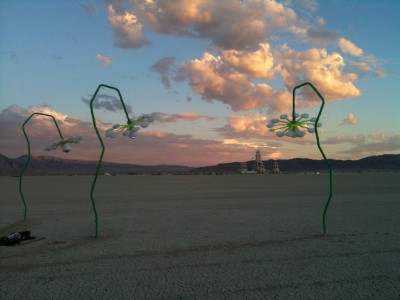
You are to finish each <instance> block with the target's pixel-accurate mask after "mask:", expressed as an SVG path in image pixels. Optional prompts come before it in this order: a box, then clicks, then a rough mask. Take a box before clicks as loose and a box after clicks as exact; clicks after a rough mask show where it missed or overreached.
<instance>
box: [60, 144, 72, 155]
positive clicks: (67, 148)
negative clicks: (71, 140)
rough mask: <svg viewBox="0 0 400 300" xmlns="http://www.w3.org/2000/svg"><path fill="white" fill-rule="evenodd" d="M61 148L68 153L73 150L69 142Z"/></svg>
mask: <svg viewBox="0 0 400 300" xmlns="http://www.w3.org/2000/svg"><path fill="white" fill-rule="evenodd" d="M61 149H62V151H63V152H65V153H68V152H69V151H71V146H70V145H68V144H64V145H62V147H61Z"/></svg>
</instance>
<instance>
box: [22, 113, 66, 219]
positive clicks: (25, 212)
mask: <svg viewBox="0 0 400 300" xmlns="http://www.w3.org/2000/svg"><path fill="white" fill-rule="evenodd" d="M35 115H40V116H46V117H50V118H52V119H53V121H54V124H55V125H56V127H57V131H58V134H59V135H60V138H61V139H62V140H63V139H64V137H63V135H62V133H61V131H60V128H59V127H58V124H57V121H56V119H55V118H54V117H53V116H52V115H49V114H44V113H33V114H31V115H30V116H29V118H28V119H26V120H25V122H24V123H23V124H22V131H23V132H24V136H25V139H26V142H27V144H28V159H27V160H26V162H25V164H24V166H23V168H22V170H21V172H20V174H19V193H20V195H21V198H22V202H23V204H24V220H26V215H27V206H26V202H25V197H24V193H23V192H22V177H23V175H24V172H25V169H26V168H27V167H28V165H29V163H30V161H31V143H30V142H29V138H28V135H27V134H26V131H25V125H26V124H27V123H28V122H29V120H30V119H31V118H32V117H33V116H35Z"/></svg>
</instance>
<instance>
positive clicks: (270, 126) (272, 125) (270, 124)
mask: <svg viewBox="0 0 400 300" xmlns="http://www.w3.org/2000/svg"><path fill="white" fill-rule="evenodd" d="M274 126H275V124H272V123H269V124H267V127H268V128H272V127H274Z"/></svg>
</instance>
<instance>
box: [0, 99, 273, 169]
mask: <svg viewBox="0 0 400 300" xmlns="http://www.w3.org/2000/svg"><path fill="white" fill-rule="evenodd" d="M33 112H43V113H47V114H52V115H53V116H54V117H55V118H56V120H57V123H58V125H59V127H60V130H61V132H62V134H63V136H64V137H70V136H74V135H81V136H83V140H82V141H81V142H80V143H79V144H77V145H73V146H72V148H73V149H72V151H71V152H70V153H63V152H61V151H58V150H56V151H51V152H47V151H44V150H43V148H44V147H46V146H47V145H49V144H51V143H53V142H56V141H58V140H59V136H58V133H57V130H56V127H55V125H54V123H53V121H52V119H51V118H48V117H41V116H36V117H33V118H32V119H31V121H30V122H29V123H28V124H27V125H26V131H27V134H28V136H29V137H30V142H31V152H32V155H48V156H56V157H62V158H69V159H82V160H91V161H97V160H98V159H99V156H100V151H101V147H100V142H99V141H98V138H97V136H96V133H95V131H94V128H93V125H92V123H91V122H84V121H81V120H79V119H78V118H76V117H72V116H68V115H65V114H62V113H59V112H57V111H54V110H53V109H51V108H50V107H48V106H38V107H30V108H28V109H26V108H21V107H19V106H17V105H12V106H10V107H8V108H6V109H4V110H3V111H1V112H0V127H1V128H6V129H7V130H1V131H0V140H1V141H2V142H1V143H0V153H1V154H3V155H6V156H8V157H18V156H20V155H25V154H27V144H26V141H25V138H24V136H23V133H22V130H21V125H22V123H23V122H24V121H25V120H26V119H27V118H28V117H29V116H30V115H31V114H32V113H33ZM175 117H177V118H181V119H185V120H193V119H196V118H201V116H196V115H194V114H178V115H177V116H175ZM171 121H172V119H171ZM97 125H98V128H99V131H100V134H101V135H102V136H103V141H104V143H105V146H106V151H105V156H104V161H111V162H120V163H132V164H144V165H156V164H181V165H189V166H204V165H211V164H217V163H221V162H231V161H242V160H243V161H244V160H248V157H249V153H253V152H254V147H253V146H252V145H246V144H240V143H238V144H226V143H224V142H223V141H216V140H210V139H197V138H194V137H193V136H192V135H189V134H181V135H177V134H172V133H168V132H162V131H157V130H155V129H152V128H151V126H154V128H155V127H156V124H152V125H151V126H150V128H147V129H143V130H141V131H139V134H138V137H137V138H136V139H135V140H132V139H129V138H126V137H124V136H122V135H120V136H118V137H117V138H115V139H110V138H106V137H105V130H106V129H108V128H109V127H110V126H111V124H106V123H102V122H101V121H100V120H97ZM273 152H276V151H275V150H274V149H271V153H273Z"/></svg>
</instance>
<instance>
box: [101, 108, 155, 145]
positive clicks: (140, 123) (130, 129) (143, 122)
mask: <svg viewBox="0 0 400 300" xmlns="http://www.w3.org/2000/svg"><path fill="white" fill-rule="evenodd" d="M154 120H155V114H154V113H151V114H144V115H141V116H140V117H139V118H137V119H132V120H131V121H130V122H129V123H128V124H126V125H119V124H114V125H113V126H112V127H111V128H109V129H107V130H106V137H110V138H116V137H117V135H118V132H120V131H123V135H124V136H127V137H129V138H131V139H135V138H136V135H137V132H138V131H139V130H140V128H146V127H148V126H149V125H150V123H152V122H154Z"/></svg>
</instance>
